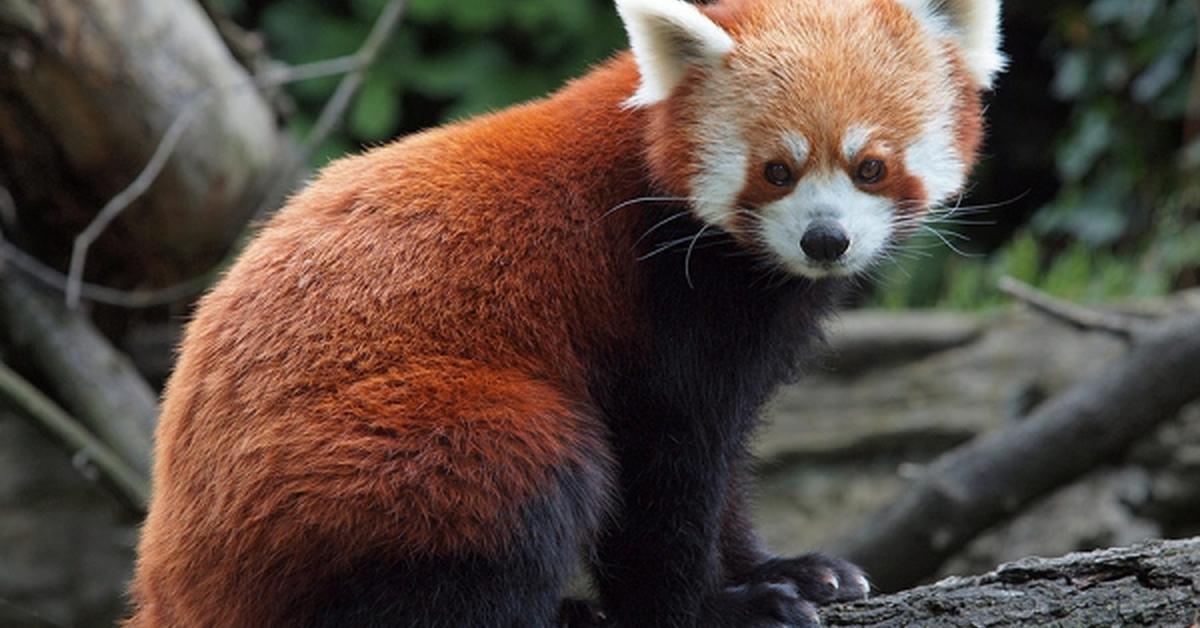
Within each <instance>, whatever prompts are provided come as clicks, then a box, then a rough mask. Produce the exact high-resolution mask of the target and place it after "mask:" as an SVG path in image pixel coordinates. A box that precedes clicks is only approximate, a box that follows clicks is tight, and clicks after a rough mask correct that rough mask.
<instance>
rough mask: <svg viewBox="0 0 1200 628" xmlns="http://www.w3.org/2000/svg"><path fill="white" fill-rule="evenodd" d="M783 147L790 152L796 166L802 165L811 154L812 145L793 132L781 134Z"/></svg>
mask: <svg viewBox="0 0 1200 628" xmlns="http://www.w3.org/2000/svg"><path fill="white" fill-rule="evenodd" d="M783 145H784V146H786V147H787V149H788V150H789V151H791V153H792V159H795V160H796V164H797V165H804V163H805V162H807V161H808V156H809V154H810V153H811V152H812V145H811V144H809V143H808V139H807V138H805V137H804V136H803V135H800V134H799V133H796V132H794V131H788V132H787V133H784V134H783Z"/></svg>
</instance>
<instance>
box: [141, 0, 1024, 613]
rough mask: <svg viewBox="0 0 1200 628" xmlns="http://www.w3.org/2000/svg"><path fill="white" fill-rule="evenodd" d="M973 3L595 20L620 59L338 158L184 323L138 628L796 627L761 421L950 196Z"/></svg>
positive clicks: (766, 2) (985, 20)
mask: <svg viewBox="0 0 1200 628" xmlns="http://www.w3.org/2000/svg"><path fill="white" fill-rule="evenodd" d="M999 4H1000V3H999V0H838V1H836V2H834V1H830V0H721V1H719V2H716V3H714V4H710V5H707V6H696V5H692V4H689V3H687V2H684V1H683V0H617V2H616V5H617V9H618V11H619V13H620V15H621V18H622V19H623V21H624V23H625V26H626V28H627V31H628V33H629V36H630V42H631V48H632V51H631V52H629V53H624V54H620V55H618V56H616V57H615V58H614V59H612V60H611V61H609V62H608V63H606V64H604V65H602V66H600V67H598V68H596V69H595V70H594V71H592V72H591V73H590V74H588V75H587V76H585V77H584V78H581V79H579V80H577V81H575V82H573V83H571V84H569V85H568V86H566V87H565V88H564V89H563V90H562V91H560V92H558V93H557V94H555V95H553V96H550V97H548V98H546V99H544V100H539V101H535V102H531V103H528V104H524V105H520V106H516V107H513V108H511V109H508V110H505V111H501V112H499V113H495V114H492V115H487V116H483V117H479V118H476V119H473V120H468V121H464V122H460V123H457V124H453V125H450V126H446V127H443V128H439V129H434V130H431V131H428V132H424V133H421V134H418V135H415V136H413V137H410V138H407V139H402V140H400V141H398V142H396V143H393V144H391V145H388V146H383V147H380V148H376V149H373V150H370V151H368V152H367V153H365V154H363V155H360V156H356V157H349V158H346V159H342V160H340V161H337V162H335V163H333V164H331V165H330V166H328V167H327V168H325V169H324V171H323V172H322V173H321V174H320V175H319V177H318V178H317V179H316V181H314V182H313V183H312V184H311V185H310V186H309V187H308V188H307V189H306V190H304V191H303V192H301V193H300V194H298V195H297V196H296V197H295V198H293V199H291V201H290V202H289V203H288V204H287V206H286V207H285V208H284V209H283V210H282V211H280V212H279V213H278V214H277V215H276V216H275V217H274V218H273V219H272V220H271V221H270V222H269V224H268V225H267V226H266V227H265V228H264V229H263V231H262V232H261V234H260V235H259V236H258V237H257V239H256V240H255V241H254V242H253V243H252V244H251V245H250V246H249V247H248V248H247V249H246V251H245V252H244V254H243V255H242V256H241V258H240V259H239V261H238V262H237V263H236V264H235V265H234V266H233V268H232V269H231V270H230V271H229V272H228V274H227V276H226V277H225V278H224V279H223V280H222V281H221V282H220V284H219V285H218V286H216V287H215V288H214V289H213V290H212V292H211V293H210V294H208V295H207V296H205V297H204V298H203V300H202V301H201V303H200V304H199V306H198V308H197V311H196V314H195V318H194V320H193V321H192V322H191V323H190V325H189V326H188V329H187V333H186V336H185V339H184V341H183V343H182V347H181V352H180V355H179V360H178V364H177V366H176V369H175V371H174V374H173V375H172V376H171V378H170V381H169V383H168V386H167V389H166V391H165V397H164V402H163V410H162V419H161V423H160V425H159V428H158V432H157V445H156V461H155V468H154V492H153V500H152V503H151V506H150V510H149V515H148V518H147V520H146V523H145V526H144V528H143V531H142V537H141V542H140V546H139V555H138V563H137V571H136V575H135V578H134V581H133V584H132V591H131V593H132V600H133V615H132V617H131V618H130V619H129V620H128V623H127V625H129V626H135V627H158V626H170V627H190V626H206V627H213V626H216V627H220V626H247V627H249V626H255V627H264V626H265V627H270V626H289V627H290V626H420V627H425V626H428V627H439V626H445V627H455V628H459V627H464V626H505V627H510V626H538V627H544V626H554V625H559V623H560V622H561V623H566V624H570V625H586V624H587V623H589V622H593V621H596V622H598V621H599V618H600V615H599V614H595V613H592V612H590V611H589V610H588V609H589V608H590V607H588V606H586V605H581V603H579V602H563V600H562V599H561V596H562V595H563V589H564V583H565V582H567V581H568V580H569V579H570V578H571V577H572V575H573V574H574V573H575V572H576V570H577V569H583V570H586V573H587V574H588V576H589V577H590V580H591V583H592V584H593V585H594V587H595V590H596V592H597V593H598V595H599V604H600V608H601V609H603V610H602V612H603V614H604V616H605V617H606V618H607V620H606V621H609V622H612V623H613V624H614V625H617V626H626V627H644V626H672V627H701V626H703V627H759V626H762V627H766V626H810V625H815V622H816V621H817V618H816V611H815V606H816V605H819V604H823V603H827V602H831V601H837V600H847V599H855V598H860V597H862V596H864V595H866V594H867V592H868V585H867V581H866V578H865V577H864V576H863V574H862V572H861V571H859V570H858V569H857V568H856V567H855V566H853V565H851V564H849V563H845V562H843V561H840V560H838V559H835V558H831V557H826V556H823V555H820V554H808V555H805V556H800V557H794V558H787V557H775V556H773V555H771V554H769V553H768V552H767V551H766V549H765V548H764V547H763V546H762V544H761V543H760V542H759V540H758V539H757V537H756V536H755V535H754V532H753V530H752V527H751V526H750V525H749V523H748V517H747V513H746V511H745V508H746V506H745V500H746V497H745V492H746V491H745V486H746V484H747V482H748V478H747V468H748V466H749V457H748V454H747V441H748V439H749V437H750V434H751V432H752V430H753V427H754V424H755V421H756V416H757V413H758V410H759V408H760V406H761V405H762V404H763V403H764V401H765V400H766V399H767V398H768V397H769V395H770V394H771V392H772V391H773V390H774V389H775V387H776V386H777V385H779V384H780V383H781V382H783V381H785V380H787V379H788V378H789V377H792V376H793V375H794V374H795V372H796V370H797V369H798V368H799V367H800V366H802V365H803V362H804V361H805V358H806V356H808V355H809V354H810V353H811V345H812V343H813V341H815V340H817V339H819V336H820V323H821V318H822V316H823V315H825V314H826V313H827V312H828V311H829V310H830V309H831V308H832V307H833V306H834V304H835V302H836V300H837V295H838V293H839V287H840V286H841V285H842V284H843V283H844V282H845V278H846V277H850V276H853V275H856V274H859V273H862V272H864V271H866V270H868V269H870V268H871V267H873V266H874V265H876V264H878V263H879V262H880V260H881V259H882V258H883V257H884V255H885V253H886V252H887V250H888V249H889V248H890V247H892V246H894V245H895V244H896V243H897V242H898V241H899V240H900V239H901V238H903V236H904V235H905V233H906V232H907V231H909V230H910V229H911V228H912V226H913V225H914V224H916V221H917V220H919V219H920V217H921V216H922V214H923V213H924V212H925V211H927V210H928V209H929V208H930V207H931V206H934V205H936V204H938V203H941V202H944V201H946V200H947V199H949V198H950V197H951V196H953V195H954V194H956V193H957V192H958V191H959V190H960V189H961V188H962V186H963V184H964V181H965V179H966V177H967V175H968V173H969V170H970V169H971V167H972V165H973V163H974V161H975V159H976V152H977V150H978V147H979V144H980V141H981V136H982V126H983V122H982V110H981V106H980V93H981V91H983V90H985V89H987V88H989V87H990V85H991V82H992V79H993V77H994V75H995V74H996V73H997V72H998V71H1000V70H1001V69H1002V66H1003V64H1004V58H1003V56H1002V55H1001V53H1000V52H999V49H998V47H999V9H1000V8H999Z"/></svg>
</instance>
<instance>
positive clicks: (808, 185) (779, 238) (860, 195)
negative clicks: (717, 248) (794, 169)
mask: <svg viewBox="0 0 1200 628" xmlns="http://www.w3.org/2000/svg"><path fill="white" fill-rule="evenodd" d="M761 216H762V233H761V237H762V242H763V244H764V245H766V247H767V249H768V250H769V251H770V252H771V253H772V255H773V256H774V257H775V259H776V261H778V262H779V263H780V264H781V265H782V266H783V267H784V268H786V269H787V270H788V271H790V272H793V273H796V274H799V275H804V276H806V277H811V278H813V279H819V278H822V277H830V276H846V275H853V274H855V273H859V272H862V271H864V270H866V269H867V268H869V267H870V266H871V265H872V264H873V263H874V262H875V261H877V260H878V258H879V256H880V254H881V252H882V251H883V249H884V247H885V246H887V243H888V239H889V238H891V235H892V203H891V201H890V200H888V199H886V198H881V197H878V196H874V195H872V194H867V193H866V192H863V191H862V190H859V189H858V188H857V187H855V185H854V182H852V181H851V180H850V177H849V176H848V175H846V173H844V172H842V171H840V170H838V171H834V172H824V173H813V174H810V175H809V176H807V177H805V178H804V179H803V180H801V181H800V184H799V185H797V186H796V189H795V190H794V191H792V193H791V194H789V195H787V196H786V197H784V198H782V199H780V200H778V201H775V202H773V203H770V204H768V205H765V206H763V208H762V209H761ZM817 220H822V221H828V222H831V223H833V224H834V225H836V226H838V227H839V228H841V229H842V230H843V231H844V232H845V233H846V235H847V236H848V237H849V239H850V248H848V249H847V250H846V253H845V254H844V255H843V256H842V257H841V258H840V259H838V260H837V261H836V262H834V263H831V264H825V263H821V262H818V261H816V260H813V259H810V258H809V257H808V255H806V254H805V253H804V250H803V249H802V248H801V246H800V241H801V240H802V239H803V238H804V234H805V233H806V232H807V231H808V228H809V227H810V226H811V225H812V224H813V222H815V221H817Z"/></svg>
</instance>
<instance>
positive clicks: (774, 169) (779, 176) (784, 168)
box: [764, 161, 794, 188]
mask: <svg viewBox="0 0 1200 628" xmlns="http://www.w3.org/2000/svg"><path fill="white" fill-rule="evenodd" d="M764 176H766V178H767V181H769V182H770V183H771V185H777V186H779V187H781V188H782V187H787V186H789V185H791V184H792V179H793V178H794V175H793V174H792V169H791V168H789V167H788V165H787V164H785V163H780V162H778V161H773V162H771V163H769V164H767V171H766V173H764Z"/></svg>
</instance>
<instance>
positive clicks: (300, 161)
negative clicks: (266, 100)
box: [251, 0, 406, 220]
mask: <svg viewBox="0 0 1200 628" xmlns="http://www.w3.org/2000/svg"><path fill="white" fill-rule="evenodd" d="M405 4H406V2H405V0H392V2H390V3H388V5H387V6H386V7H384V8H383V11H382V12H380V14H379V17H378V18H376V20H375V25H374V26H372V27H371V32H370V33H369V34H368V35H367V38H366V40H364V41H363V45H362V47H361V48H359V50H358V52H357V53H355V54H354V58H355V59H356V60H357V67H356V68H355V69H353V70H351V71H350V72H349V73H348V74H346V76H344V77H343V78H342V81H341V82H340V83H338V86H337V89H336V90H334V92H333V95H332V96H330V98H329V100H328V101H326V103H325V107H324V108H322V109H321V113H320V115H319V116H317V121H316V123H314V124H313V128H312V130H311V131H309V134H308V137H306V138H305V139H304V144H303V145H301V147H300V149H299V150H297V151H296V152H295V153H294V154H293V155H292V157H291V159H290V160H289V161H288V162H287V164H286V165H285V166H284V167H283V168H282V169H281V170H280V173H279V176H278V177H277V178H276V180H275V184H274V185H272V186H271V189H270V192H268V193H267V195H266V196H265V197H264V198H263V201H262V203H260V204H259V206H258V208H257V209H255V210H254V214H253V215H252V216H251V220H257V219H259V218H261V217H262V216H264V215H265V214H266V213H267V212H269V211H271V210H272V209H274V208H275V207H277V206H278V205H279V204H280V203H282V202H283V199H284V197H286V196H287V194H288V192H290V191H291V190H292V188H293V187H295V186H296V179H297V176H298V174H299V171H300V170H301V169H303V167H304V165H305V164H307V163H308V162H309V160H310V159H312V156H313V154H314V153H315V152H316V150H317V148H318V147H319V146H320V145H321V144H322V143H323V142H324V141H325V139H326V138H328V137H329V134H330V133H332V132H333V131H334V129H335V128H337V125H338V123H339V122H340V121H341V120H342V118H343V117H344V116H345V115H346V109H347V108H349V106H350V103H351V102H352V101H353V99H354V95H355V94H357V93H358V90H359V88H360V87H362V83H363V79H364V77H365V76H366V73H367V70H368V69H370V67H371V66H372V65H373V64H374V63H375V60H376V59H378V58H379V53H380V52H382V50H383V46H384V44H385V43H387V41H388V39H390V38H391V35H392V33H393V32H394V31H395V30H396V27H397V26H399V24H400V18H401V17H402V16H403V15H404V7H405Z"/></svg>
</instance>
